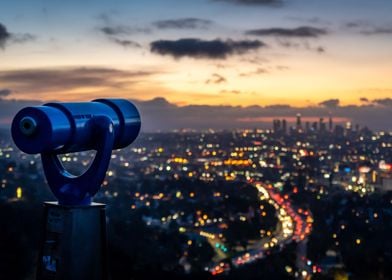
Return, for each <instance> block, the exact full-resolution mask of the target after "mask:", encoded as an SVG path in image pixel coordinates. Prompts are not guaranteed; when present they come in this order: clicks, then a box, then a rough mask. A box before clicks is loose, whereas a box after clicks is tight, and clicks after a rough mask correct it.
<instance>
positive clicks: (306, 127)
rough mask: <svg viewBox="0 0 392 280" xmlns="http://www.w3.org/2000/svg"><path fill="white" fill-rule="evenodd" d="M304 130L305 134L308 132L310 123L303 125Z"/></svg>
mask: <svg viewBox="0 0 392 280" xmlns="http://www.w3.org/2000/svg"><path fill="white" fill-rule="evenodd" d="M305 130H306V133H309V132H310V122H306V123H305Z"/></svg>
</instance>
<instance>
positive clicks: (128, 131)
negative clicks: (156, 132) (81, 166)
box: [11, 99, 140, 154]
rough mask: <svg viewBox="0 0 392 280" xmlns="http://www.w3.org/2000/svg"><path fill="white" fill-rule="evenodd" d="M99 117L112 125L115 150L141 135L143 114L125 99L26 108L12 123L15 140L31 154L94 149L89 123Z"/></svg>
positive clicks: (94, 142)
mask: <svg viewBox="0 0 392 280" xmlns="http://www.w3.org/2000/svg"><path fill="white" fill-rule="evenodd" d="M97 116H106V117H108V118H109V119H110V120H111V121H112V123H113V129H114V137H115V140H114V146H113V149H120V148H123V147H126V146H128V145H129V144H131V143H132V142H133V141H134V140H135V139H136V137H137V135H138V134H139V131H140V114H139V112H138V110H137V109H136V107H135V105H133V104H132V103H131V102H129V101H128V100H125V99H97V100H94V101H92V102H80V103H48V104H45V105H43V106H34V107H26V108H24V109H22V110H21V111H19V112H18V113H17V115H16V116H15V118H14V120H13V122H12V127H11V131H12V137H13V140H14V142H15V144H16V145H17V146H18V148H19V149H21V150H22V151H24V152H25V153H28V154H37V153H45V152H51V153H57V154H61V153H69V152H79V151H85V150H92V149H94V148H95V145H96V142H97V139H94V135H95V132H94V126H92V125H91V122H90V121H91V120H92V119H93V118H94V117H97Z"/></svg>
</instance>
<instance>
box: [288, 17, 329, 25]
mask: <svg viewBox="0 0 392 280" xmlns="http://www.w3.org/2000/svg"><path fill="white" fill-rule="evenodd" d="M287 19H289V20H292V21H296V22H302V23H308V24H309V23H310V24H322V25H331V22H329V21H327V20H324V19H322V18H319V17H311V18H303V17H291V16H290V17H287Z"/></svg>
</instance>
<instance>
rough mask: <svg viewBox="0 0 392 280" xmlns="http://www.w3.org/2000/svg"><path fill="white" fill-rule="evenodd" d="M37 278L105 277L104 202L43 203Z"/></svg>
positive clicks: (97, 279) (83, 279)
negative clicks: (42, 231)
mask: <svg viewBox="0 0 392 280" xmlns="http://www.w3.org/2000/svg"><path fill="white" fill-rule="evenodd" d="M44 219H45V220H44V223H45V224H44V233H43V243H42V244H41V251H40V255H39V259H38V270H37V280H107V279H108V274H107V252H106V249H107V247H106V218H105V205H104V204H99V203H92V204H91V205H88V206H64V205H58V203H57V202H45V203H44Z"/></svg>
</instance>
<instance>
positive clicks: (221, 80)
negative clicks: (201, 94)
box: [206, 73, 227, 84]
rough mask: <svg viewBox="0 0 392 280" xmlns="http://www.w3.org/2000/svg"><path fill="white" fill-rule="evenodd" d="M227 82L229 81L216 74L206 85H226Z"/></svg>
mask: <svg viewBox="0 0 392 280" xmlns="http://www.w3.org/2000/svg"><path fill="white" fill-rule="evenodd" d="M226 82H227V80H226V78H225V77H223V76H221V75H219V74H216V73H214V74H212V76H211V78H209V79H208V80H207V81H206V84H221V83H226Z"/></svg>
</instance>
